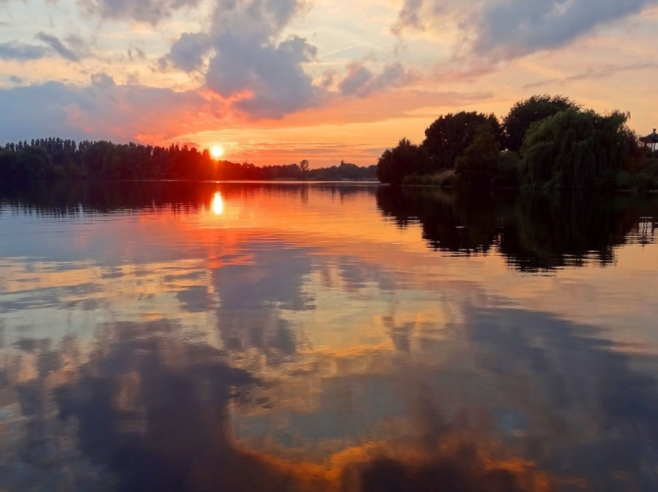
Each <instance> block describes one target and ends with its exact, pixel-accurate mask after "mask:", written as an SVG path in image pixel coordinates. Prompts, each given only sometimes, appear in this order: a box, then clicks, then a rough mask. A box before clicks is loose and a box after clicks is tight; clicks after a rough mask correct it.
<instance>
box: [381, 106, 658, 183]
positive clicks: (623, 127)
mask: <svg viewBox="0 0 658 492" xmlns="http://www.w3.org/2000/svg"><path fill="white" fill-rule="evenodd" d="M627 120H628V115H626V114H623V113H620V112H618V111H615V112H613V113H611V114H607V115H600V114H598V113H596V112H594V111H592V110H587V109H584V108H583V107H582V106H580V105H579V104H577V103H575V102H574V101H571V100H570V99H569V98H566V97H563V96H548V95H540V96H533V97H531V98H529V99H527V100H524V101H520V102H518V103H516V104H515V105H514V106H513V107H512V108H511V109H510V111H509V113H508V114H507V115H506V116H505V117H504V118H503V119H502V120H500V121H499V120H498V118H497V117H496V116H495V115H493V114H490V115H486V114H483V113H478V112H465V111H462V112H459V113H454V114H453V113H451V114H447V115H443V116H440V117H439V118H438V119H437V120H435V121H434V122H433V123H432V124H431V125H430V126H429V127H428V128H427V130H426V131H425V140H424V141H423V142H422V143H421V144H420V145H415V144H413V143H411V142H410V141H409V140H408V139H406V138H403V139H401V140H400V142H399V143H398V145H397V146H396V147H394V148H392V149H387V150H386V151H384V153H383V154H382V156H381V157H380V159H379V162H378V164H377V174H378V177H379V179H380V181H381V182H382V183H390V184H394V185H399V184H412V185H413V184H415V185H434V186H442V187H452V186H491V187H505V188H519V187H523V188H542V189H636V190H642V191H643V190H648V189H658V153H656V152H653V153H652V152H651V151H650V150H649V149H648V148H647V147H646V146H643V145H642V144H641V143H640V141H639V138H638V136H637V135H635V134H634V133H633V132H632V131H631V130H630V129H629V128H628V126H627V124H626V123H627Z"/></svg>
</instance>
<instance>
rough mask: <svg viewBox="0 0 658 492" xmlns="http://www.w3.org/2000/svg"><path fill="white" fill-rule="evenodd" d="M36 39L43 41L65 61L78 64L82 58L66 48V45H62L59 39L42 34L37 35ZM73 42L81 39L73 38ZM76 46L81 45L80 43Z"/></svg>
mask: <svg viewBox="0 0 658 492" xmlns="http://www.w3.org/2000/svg"><path fill="white" fill-rule="evenodd" d="M36 38H37V39H38V40H40V41H43V42H44V43H46V44H47V45H48V46H50V47H51V48H52V49H53V50H54V51H55V52H56V53H57V54H59V55H60V56H61V57H62V58H64V59H65V60H69V61H72V62H76V63H77V62H79V61H80V56H79V55H78V54H77V53H76V52H75V51H73V50H71V49H70V48H67V47H66V46H64V43H62V42H61V41H60V40H59V39H58V38H57V37H55V36H52V35H50V34H46V33H43V32H40V33H39V34H37V36H36ZM73 40H74V41H78V40H79V38H73ZM75 44H79V43H77V42H76V43H75Z"/></svg>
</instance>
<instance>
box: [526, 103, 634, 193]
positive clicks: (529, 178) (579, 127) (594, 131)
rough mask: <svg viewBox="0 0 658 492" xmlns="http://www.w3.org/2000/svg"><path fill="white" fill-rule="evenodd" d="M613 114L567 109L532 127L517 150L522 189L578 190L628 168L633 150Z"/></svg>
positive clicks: (626, 131) (617, 116)
mask: <svg viewBox="0 0 658 492" xmlns="http://www.w3.org/2000/svg"><path fill="white" fill-rule="evenodd" d="M626 120H627V117H626V116H625V115H624V114H622V113H619V112H614V113H612V114H610V115H608V116H601V115H599V114H597V113H595V112H594V111H580V110H578V109H573V108H571V109H568V110H566V111H562V112H560V113H557V114H556V115H554V116H551V117H549V118H546V119H544V120H542V121H540V122H536V123H533V124H532V125H531V127H530V129H529V130H528V133H527V134H526V137H525V140H524V143H523V147H522V150H521V153H522V156H523V158H524V164H523V174H524V180H525V183H526V184H529V185H546V186H549V187H554V188H564V189H584V188H593V187H595V186H597V184H598V183H597V181H598V180H599V179H601V177H602V176H603V175H604V173H605V172H616V171H620V170H622V169H624V168H627V167H629V166H631V165H632V162H633V160H634V159H636V158H637V154H638V151H639V145H638V143H637V139H636V137H635V136H634V135H633V133H632V132H631V131H630V130H629V129H628V127H627V126H626Z"/></svg>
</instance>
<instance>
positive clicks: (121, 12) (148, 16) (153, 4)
mask: <svg viewBox="0 0 658 492" xmlns="http://www.w3.org/2000/svg"><path fill="white" fill-rule="evenodd" d="M79 1H80V3H81V4H82V5H83V7H84V8H85V9H86V10H87V11H88V12H91V13H93V14H96V15H100V16H101V17H103V18H107V19H120V20H135V21H139V22H148V23H150V24H156V23H158V22H159V21H160V20H162V19H164V18H167V17H170V16H171V15H172V13H173V12H174V11H176V10H178V9H181V8H183V7H195V6H196V5H198V4H199V0H79Z"/></svg>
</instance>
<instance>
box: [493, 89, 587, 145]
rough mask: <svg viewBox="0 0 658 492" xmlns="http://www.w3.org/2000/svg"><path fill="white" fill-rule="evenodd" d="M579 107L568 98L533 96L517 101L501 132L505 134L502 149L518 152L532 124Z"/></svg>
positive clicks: (504, 119)
mask: <svg viewBox="0 0 658 492" xmlns="http://www.w3.org/2000/svg"><path fill="white" fill-rule="evenodd" d="M578 108H579V106H578V105H577V104H576V103H575V102H573V101H571V100H570V99H569V98H568V97H563V96H549V95H547V94H544V95H535V96H532V97H531V98H529V99H526V100H524V101H519V102H517V103H516V104H514V106H512V109H510V111H509V113H508V114H507V116H505V118H503V130H504V133H505V145H504V147H505V148H506V149H508V150H512V151H514V152H519V150H521V146H522V144H523V138H524V137H525V135H526V133H527V131H528V129H529V128H530V126H531V125H532V124H533V123H536V122H538V121H541V120H543V119H545V118H548V117H550V116H553V115H555V114H557V113H559V112H560V111H565V110H567V109H578Z"/></svg>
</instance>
